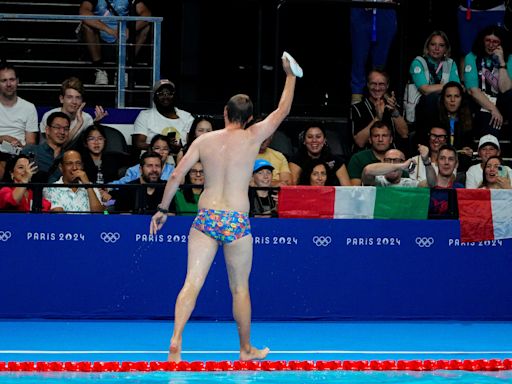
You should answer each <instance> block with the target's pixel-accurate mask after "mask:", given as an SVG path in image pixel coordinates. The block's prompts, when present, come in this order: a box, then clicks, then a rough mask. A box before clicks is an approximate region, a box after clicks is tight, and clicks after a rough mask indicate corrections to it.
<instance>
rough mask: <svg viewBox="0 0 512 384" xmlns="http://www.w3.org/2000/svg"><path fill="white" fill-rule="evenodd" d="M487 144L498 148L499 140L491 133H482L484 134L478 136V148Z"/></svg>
mask: <svg viewBox="0 0 512 384" xmlns="http://www.w3.org/2000/svg"><path fill="white" fill-rule="evenodd" d="M487 144H492V145H494V146H495V147H496V148H497V149H500V142H499V141H498V139H497V138H496V136H493V135H484V136H482V137H481V138H480V141H479V142H478V149H480V148H481V147H483V146H484V145H487Z"/></svg>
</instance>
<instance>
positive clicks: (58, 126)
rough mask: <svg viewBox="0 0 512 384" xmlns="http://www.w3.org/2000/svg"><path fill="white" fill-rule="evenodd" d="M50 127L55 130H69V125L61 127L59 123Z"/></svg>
mask: <svg viewBox="0 0 512 384" xmlns="http://www.w3.org/2000/svg"><path fill="white" fill-rule="evenodd" d="M50 128H53V129H55V130H56V131H64V132H69V129H70V128H69V125H68V126H66V127H62V126H60V125H50Z"/></svg>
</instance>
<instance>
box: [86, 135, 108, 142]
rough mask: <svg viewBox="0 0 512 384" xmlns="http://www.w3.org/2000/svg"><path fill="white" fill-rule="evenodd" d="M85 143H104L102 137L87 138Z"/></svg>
mask: <svg viewBox="0 0 512 384" xmlns="http://www.w3.org/2000/svg"><path fill="white" fill-rule="evenodd" d="M87 141H88V142H93V141H98V142H100V143H102V142H103V141H105V138H104V137H102V136H89V137H88V138H87Z"/></svg>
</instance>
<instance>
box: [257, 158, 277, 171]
mask: <svg viewBox="0 0 512 384" xmlns="http://www.w3.org/2000/svg"><path fill="white" fill-rule="evenodd" d="M262 169H270V170H271V171H273V170H274V167H273V166H272V164H270V162H269V161H268V160H265V159H256V161H255V162H254V167H253V169H252V173H256V172H258V171H261V170H262Z"/></svg>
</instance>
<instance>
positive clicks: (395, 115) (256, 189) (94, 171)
mask: <svg viewBox="0 0 512 384" xmlns="http://www.w3.org/2000/svg"><path fill="white" fill-rule="evenodd" d="M111 3H112V4H111ZM124 3H126V1H124V2H123V1H112V2H107V4H111V5H110V6H105V7H106V8H105V9H103V8H102V6H103V5H104V2H103V1H91V0H84V1H82V3H81V6H80V14H82V15H104V14H106V13H110V14H113V15H115V14H123V13H125V11H126V9H125V7H124V5H123V4H124ZM470 3H471V4H472V7H469V8H468V4H470ZM505 3H506V2H504V1H490V2H482V1H480V2H479V1H474V2H466V1H461V5H460V7H459V12H460V15H463V16H464V17H463V18H462V16H461V17H459V20H458V23H459V24H460V25H459V40H460V46H461V52H462V55H461V57H452V49H451V44H450V39H449V36H448V35H447V34H446V33H445V32H443V31H441V30H435V31H432V33H431V34H430V35H429V36H428V37H427V39H426V40H425V42H424V45H423V47H422V48H419V49H418V56H416V57H415V58H414V59H413V60H412V62H411V63H410V64H409V66H408V69H409V71H408V72H409V81H408V84H407V85H406V87H405V89H403V90H398V89H391V84H393V82H392V81H391V80H392V79H390V76H389V74H388V73H387V72H386V68H385V65H386V62H387V54H388V51H389V47H390V45H391V42H392V41H393V39H396V38H399V37H398V36H397V35H396V16H395V14H394V13H395V11H394V10H393V9H383V10H381V9H378V10H372V9H366V8H357V9H354V10H353V11H352V13H351V18H352V20H351V31H352V34H353V38H352V41H353V43H354V44H353V49H354V50H355V51H354V52H353V58H352V60H353V61H352V72H351V76H352V80H351V86H352V98H351V101H352V102H351V105H350V117H349V126H350V127H351V132H352V135H351V136H352V141H351V143H344V144H345V147H347V148H350V149H351V150H350V151H349V153H334V152H333V151H332V150H331V145H330V144H332V143H330V139H329V137H328V134H327V132H326V128H325V126H323V125H322V124H309V125H307V126H304V127H303V130H302V132H300V133H299V132H297V138H298V139H297V140H298V143H299V145H298V146H297V149H296V150H295V151H293V153H291V154H290V153H282V152H280V151H279V150H278V149H279V145H274V144H273V139H274V137H273V136H271V137H269V138H268V139H267V140H265V141H264V142H263V144H262V145H261V148H260V151H259V154H258V157H257V159H256V162H255V164H254V170H253V178H252V181H251V184H250V186H251V189H250V191H249V193H250V202H251V212H250V213H251V215H253V216H257V217H277V216H278V214H277V212H278V204H279V202H278V198H277V193H276V191H277V190H278V188H279V187H280V186H293V185H309V186H316V187H318V186H368V185H372V186H379V187H404V188H411V187H413V188H431V189H432V191H433V192H434V191H437V192H439V193H432V201H431V213H432V214H435V215H442V214H444V213H446V204H441V203H440V202H439V201H438V199H443V197H439V196H445V195H446V193H447V192H449V191H450V190H453V189H455V188H485V189H491V188H500V189H510V188H512V187H511V178H512V169H511V168H509V167H508V166H507V160H508V159H507V156H510V155H511V154H510V153H507V152H506V151H505V150H504V148H503V144H504V143H507V142H508V143H510V140H511V136H512V129H511V125H512V50H511V45H510V40H511V39H510V31H509V30H507V28H506V27H507V24H506V21H507V20H508V17H510V15H508V14H507V15H506V7H505V5H506V4H505ZM125 5H126V4H125ZM135 9H136V12H137V14H138V15H141V16H149V15H151V12H150V10H149V8H147V7H146V6H145V5H144V2H143V1H136V2H135ZM468 15H469V16H468ZM468 17H469V18H468ZM381 19H382V20H383V23H382V24H381V23H379V20H381ZM384 21H385V23H384ZM376 22H377V24H376V25H377V26H378V28H376V27H375V25H372V23H376ZM504 23H505V24H504ZM503 25H504V26H503ZM384 26H385V28H383V27H384ZM469 26H471V27H469ZM380 28H383V29H382V30H381V29H380ZM148 29H149V27H148V25H147V24H146V23H143V22H141V23H136V24H135V26H134V27H133V32H132V34H133V36H132V38H133V39H135V40H134V41H135V42H136V44H135V51H134V52H133V55H134V56H133V57H135V56H136V55H137V53H138V50H139V48H138V47H139V45H140V44H141V43H142V42H143V41H144V40H145V39H147V36H148ZM81 33H82V35H83V36H82V38H83V40H84V41H85V42H86V43H87V44H89V47H90V49H89V54H90V56H91V62H92V63H93V65H95V66H96V67H97V72H96V79H95V83H96V84H100V85H101V84H106V83H108V74H107V73H106V71H105V70H104V69H103V62H102V53H101V51H100V50H99V49H98V47H99V45H98V42H99V41H100V40H101V41H105V42H108V43H111V42H115V41H116V39H117V38H118V37H119V36H118V31H117V30H116V29H115V27H114V26H113V25H110V24H108V23H103V22H100V21H97V22H96V21H94V20H87V21H84V22H83V23H82V30H81ZM133 57H132V59H133ZM18 75H19V74H18V73H17V70H16V68H15V67H14V66H13V65H12V64H10V63H9V62H8V61H4V62H2V63H1V64H0V179H1V180H2V181H3V182H5V183H9V184H8V185H5V186H1V185H0V209H1V210H4V211H29V210H31V208H32V205H33V199H34V191H33V190H32V189H31V188H30V183H47V184H49V183H54V184H55V186H46V187H45V188H44V189H43V194H42V196H43V197H42V201H41V202H38V204H39V205H40V208H41V209H42V210H43V211H61V212H74V213H76V212H105V213H106V212H119V213H125V212H129V213H153V212H155V210H156V209H157V204H158V203H159V202H160V200H161V197H162V194H163V188H164V186H165V182H166V180H167V179H168V178H169V177H170V175H171V174H172V172H173V170H174V168H175V166H176V165H177V164H178V163H179V161H180V160H181V159H182V158H183V156H184V155H185V154H186V152H187V149H188V148H189V147H190V144H191V143H192V142H193V141H194V140H195V139H196V138H197V137H199V136H200V135H203V134H204V135H207V134H209V132H211V131H213V130H215V129H219V128H221V127H222V124H220V123H219V124H217V126H215V125H216V123H215V121H214V120H213V119H212V118H211V117H207V116H201V115H198V114H195V113H190V112H188V111H185V110H182V109H180V108H178V106H177V99H176V85H175V84H174V83H173V82H172V81H170V80H168V79H161V80H159V81H158V82H157V83H156V84H154V86H153V106H152V108H149V109H146V110H143V111H141V112H140V114H139V115H138V117H137V118H136V120H135V122H134V130H133V135H132V143H131V147H130V149H131V151H130V152H129V153H126V152H124V151H118V150H115V149H114V150H113V149H112V148H110V149H109V146H108V144H109V143H108V140H109V134H108V129H109V128H110V127H108V126H105V125H103V124H102V120H103V119H104V118H105V117H106V116H107V115H108V110H107V109H106V108H103V107H102V106H100V105H96V106H95V107H94V113H91V114H89V113H87V112H85V111H84V107H85V105H86V104H85V91H84V86H83V83H82V81H81V80H80V79H78V78H76V77H69V78H67V79H65V80H64V81H63V82H62V86H61V89H60V94H59V96H58V100H59V103H60V106H57V107H55V108H53V109H50V110H49V111H48V112H46V113H45V114H44V115H43V116H42V117H41V119H40V120H39V119H38V116H37V109H36V107H35V105H34V104H33V103H31V102H30V101H28V100H25V99H23V98H21V97H20V96H19V95H18V84H19V77H18ZM309 75H310V76H314V74H309ZM340 109H342V106H340ZM194 112H196V111H194ZM92 114H93V115H94V116H92ZM256 121H258V117H257V116H254V117H253V122H256ZM284 124H286V121H285V122H284ZM110 129H111V128H110ZM331 140H332V139H331ZM219 150H221V149H219ZM204 182H205V179H204V174H203V164H201V163H197V164H196V165H195V166H194V167H192V169H191V171H190V172H189V173H188V174H187V175H186V177H185V178H184V180H183V181H182V184H183V188H182V189H181V190H180V191H179V193H177V194H176V197H175V199H174V201H173V203H172V206H171V212H172V213H173V214H180V215H187V214H195V213H196V212H197V203H198V200H199V196H200V195H201V192H202V185H203V184H204ZM16 184H20V186H16ZM59 184H60V186H59ZM89 184H95V185H94V186H93V187H91V186H89ZM145 184H147V185H145ZM441 192H442V193H441ZM439 207H444V208H443V209H440V208H439Z"/></svg>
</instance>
